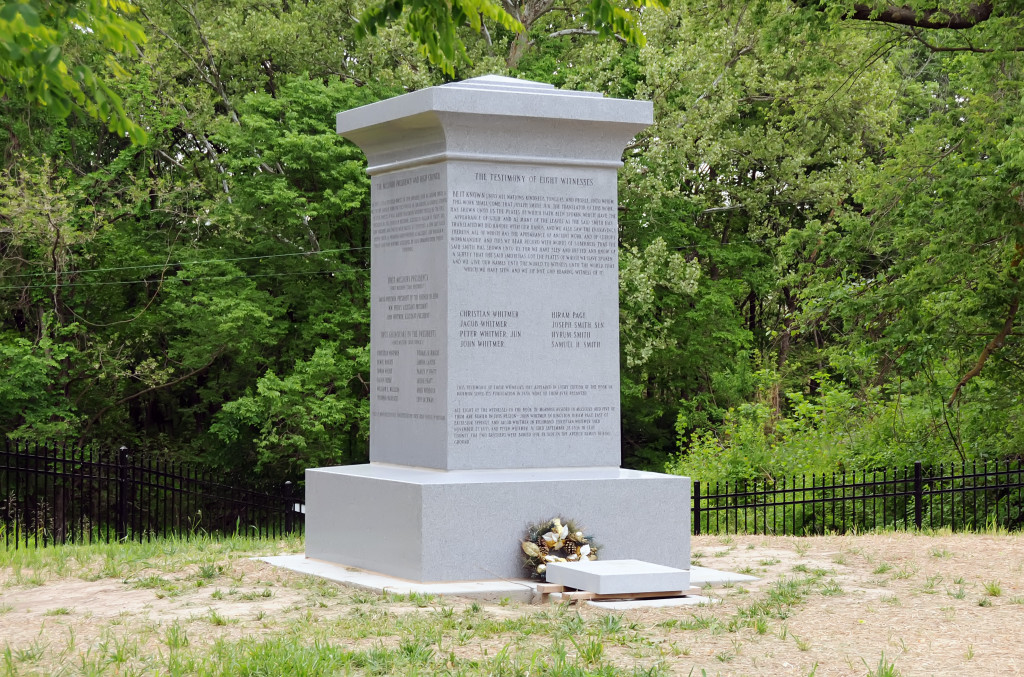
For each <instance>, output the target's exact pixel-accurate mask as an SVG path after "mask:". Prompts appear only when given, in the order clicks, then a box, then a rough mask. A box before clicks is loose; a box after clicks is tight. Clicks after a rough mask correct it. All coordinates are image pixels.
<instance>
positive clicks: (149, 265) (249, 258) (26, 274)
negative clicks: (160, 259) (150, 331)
mask: <svg viewBox="0 0 1024 677" xmlns="http://www.w3.org/2000/svg"><path fill="white" fill-rule="evenodd" d="M364 249H370V248H369V247H349V248H347V249H322V250H318V251H315V252H292V253H290V254H263V255H260V256H239V257H236V258H211V259H198V260H195V261H169V262H167V263H143V264H139V265H121V266H117V267H112V268H83V269H81V270H66V271H63V272H61V273H60V274H67V276H72V274H83V273H86V272H115V271H122V270H146V269H155V268H170V267H174V266H181V265H197V264H201V263H233V262H236V261H256V260H262V259H267V258H283V257H286V256H314V255H316V254H335V253H338V252H354V251H359V250H364ZM52 274H53V272H52V271H51V272H18V273H16V274H10V276H3V277H4V278H39V277H44V276H52ZM111 284H113V283H111Z"/></svg>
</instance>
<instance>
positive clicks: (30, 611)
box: [0, 533, 1024, 677]
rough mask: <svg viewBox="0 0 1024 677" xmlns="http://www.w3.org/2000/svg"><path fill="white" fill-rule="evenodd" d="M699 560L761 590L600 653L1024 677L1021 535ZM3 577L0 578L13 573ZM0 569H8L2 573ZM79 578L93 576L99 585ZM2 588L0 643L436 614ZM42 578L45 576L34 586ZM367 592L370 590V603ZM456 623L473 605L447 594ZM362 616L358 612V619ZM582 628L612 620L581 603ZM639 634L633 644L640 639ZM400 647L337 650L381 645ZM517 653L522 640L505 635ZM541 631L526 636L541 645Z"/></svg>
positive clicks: (241, 586) (287, 587) (249, 592)
mask: <svg viewBox="0 0 1024 677" xmlns="http://www.w3.org/2000/svg"><path fill="white" fill-rule="evenodd" d="M693 552H694V556H695V557H694V561H695V563H696V564H700V565H702V566H707V567H712V568H715V569H723V570H727V571H735V572H741V573H749V574H752V575H754V576H757V577H758V580H757V581H755V582H752V583H747V584H743V585H735V586H732V587H725V588H716V589H713V590H705V591H704V594H707V595H710V596H712V597H716V598H718V599H719V600H720V603H717V604H714V605H711V606H706V607H693V606H688V607H672V608H660V609H641V610H633V611H626V612H614V613H616V614H617V615H620V616H621V621H622V623H621V624H622V626H623V627H624V628H627V629H626V630H625V631H624V632H623V635H621V636H626V637H629V638H630V639H629V640H628V641H626V640H624V641H621V642H614V641H607V642H606V645H605V647H604V656H605V659H607V660H610V661H611V662H613V663H614V664H616V665H618V666H619V667H621V668H624V669H626V670H629V669H630V667H631V666H633V665H637V664H639V662H638V661H639V658H638V656H641V654H642V656H641V657H642V659H643V661H642V662H643V663H644V664H650V663H651V660H652V659H659V660H661V661H663V664H664V666H665V667H667V668H668V670H669V671H670V672H672V673H674V674H682V675H689V674H692V675H701V674H703V672H702V671H704V672H706V674H708V675H716V674H721V675H811V674H813V675H816V676H817V677H822V676H825V675H865V674H867V673H868V671H869V670H875V669H876V668H877V667H878V665H879V662H880V660H881V659H882V656H883V655H884V656H885V660H886V661H887V662H889V663H891V664H893V665H895V667H896V668H897V669H898V670H899V672H900V674H903V675H965V674H970V675H975V674H977V675H1020V674H1022V673H1024V650H1022V648H1021V647H1024V537H1021V536H1020V535H972V534H955V535H915V534H905V533H892V534H871V535H864V536H826V537H813V538H786V537H764V536H731V537H716V536H702V537H695V538H694V539H693ZM6 573H7V574H9V572H6ZM5 575H6V574H5ZM87 578H95V576H94V575H92V576H88V577H87ZM808 580H812V581H813V583H812V584H807V585H804V586H803V587H802V588H801V590H802V592H801V596H800V598H799V599H798V600H797V601H796V602H794V603H792V604H788V605H784V606H782V607H779V608H778V609H777V610H775V611H773V612H772V613H771V614H769V615H767V616H765V615H762V616H761V617H760V619H761V622H760V624H757V623H753V622H747V621H751V619H752V618H753V616H752V615H751V614H750V613H749V612H750V610H751V609H752V608H753V607H754V605H755V604H756V603H757V602H759V601H763V600H766V599H768V596H769V594H770V593H771V591H772V590H773V589H776V588H778V586H780V585H784V584H785V582H786V581H808ZM7 581H8V582H7V584H6V586H5V587H2V588H0V647H4V646H9V647H11V648H12V649H15V650H17V649H26V648H30V647H33V646H46V647H50V648H51V650H52V649H53V648H54V647H60V646H63V645H66V644H67V643H68V642H69V641H71V638H72V637H73V641H74V642H77V644H78V646H79V647H85V646H90V645H94V644H95V643H97V642H103V641H108V640H110V639H111V638H116V637H117V636H118V635H119V633H125V632H128V631H129V630H130V631H131V632H132V633H134V636H135V637H136V638H140V639H139V641H140V642H141V643H142V644H144V645H150V646H156V645H159V644H160V643H161V642H164V641H166V637H167V633H168V629H169V628H170V627H171V626H173V625H174V624H175V623H178V624H181V625H182V626H183V627H187V628H188V631H189V637H190V639H191V641H193V642H200V643H204V642H212V641H214V640H215V639H217V638H223V639H228V640H230V639H234V638H238V637H242V636H257V637H258V636H264V635H269V634H273V633H278V632H282V631H283V629H284V628H285V627H286V623H287V621H288V619H290V618H292V619H294V618H300V617H305V616H308V615H309V614H313V615H315V616H317V617H320V618H324V619H345V618H349V617H351V616H352V614H354V613H364V614H384V615H392V616H393V615H401V616H405V615H407V614H415V613H434V612H436V609H437V605H430V606H428V607H426V608H421V607H420V606H418V605H415V604H410V603H409V602H389V603H388V604H386V605H384V606H383V607H377V606H374V605H371V606H369V607H367V606H366V605H360V604H359V603H358V602H359V600H360V599H365V598H366V597H367V595H368V594H369V593H365V592H362V591H356V590H351V589H346V588H344V587H343V586H339V585H336V584H334V583H329V582H326V581H320V580H318V579H313V578H310V577H305V576H302V575H299V574H295V573H293V572H290V571H286V570H282V569H277V568H274V567H272V566H270V565H267V564H264V563H263V562H259V561H252V560H238V559H235V560H225V561H224V562H223V563H221V564H220V566H219V568H218V569H217V570H216V573H215V574H212V575H211V574H210V572H209V570H207V572H206V577H205V578H204V576H203V572H201V571H198V570H196V569H195V568H191V569H188V570H183V571H178V572H174V573H167V572H161V571H157V570H154V571H142V572H138V573H134V574H132V575H131V576H130V577H129V578H125V579H114V578H100V579H98V580H86V579H81V578H76V577H73V576H66V577H53V578H50V579H47V580H43V581H42V584H41V585H29V584H21V585H12V584H11V579H10V577H9V576H8V577H7ZM37 582H38V581H37ZM371 597H372V595H371ZM441 604H444V605H446V606H453V607H454V608H455V609H456V610H457V611H456V612H457V613H460V612H461V610H462V609H465V608H466V606H467V605H468V604H469V602H467V601H466V600H444V601H442V602H441ZM482 606H483V612H484V613H485V614H487V615H488V616H489V617H490V618H494V619H505V618H510V617H512V618H514V617H516V616H521V615H526V614H534V613H538V612H541V611H543V608H541V607H537V606H530V605H508V606H500V605H498V604H489V603H483V604H482ZM357 609H358V610H357ZM579 611H580V613H581V615H582V616H583V617H584V618H585V619H587V620H595V619H596V620H600V617H602V616H605V615H608V614H609V613H610V612H608V611H604V610H600V609H596V608H593V607H580V608H579ZM638 635H639V636H640V637H641V638H642V639H641V640H637V639H636V637H637V636H638ZM394 641H396V637H384V636H371V637H364V638H359V639H352V640H346V644H350V645H353V646H362V645H366V646H372V645H376V644H380V645H389V644H392V643H394ZM514 641H516V642H517V643H518V642H520V640H518V639H514ZM545 641H546V638H545V637H539V636H538V637H530V638H524V639H522V642H524V644H523V645H524V646H526V645H529V647H530V648H531V649H532V648H533V647H535V646H542V645H543V643H544V642H545ZM507 642H508V638H503V637H489V638H475V639H474V640H472V641H471V642H470V643H469V644H467V645H466V646H457V647H456V649H455V651H456V653H458V654H460V655H461V654H463V653H467V655H470V654H474V653H479V654H482V653H483V652H484V651H486V652H487V653H488V654H490V655H493V654H494V653H496V652H497V651H500V650H501V648H502V647H503V646H504V645H505V644H506V643H507Z"/></svg>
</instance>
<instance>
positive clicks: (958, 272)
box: [0, 0, 1024, 479]
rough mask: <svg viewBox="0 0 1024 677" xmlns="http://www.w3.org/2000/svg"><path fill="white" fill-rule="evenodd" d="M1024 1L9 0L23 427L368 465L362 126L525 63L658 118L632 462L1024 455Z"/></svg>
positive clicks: (651, 160)
mask: <svg viewBox="0 0 1024 677" xmlns="http://www.w3.org/2000/svg"><path fill="white" fill-rule="evenodd" d="M446 7H447V8H448V9H444V8H446ZM1021 9H1022V8H1021V6H1020V3H1015V2H1008V3H993V4H985V3H972V2H966V1H965V2H950V3H942V4H941V5H940V4H936V3H928V2H921V3H918V2H911V3H908V4H906V5H898V6H897V5H888V4H878V5H872V4H863V3H856V2H841V1H832V0H824V1H822V2H808V1H806V0H759V1H758V2H754V3H724V4H723V3H707V2H704V1H703V0H676V2H674V3H673V4H672V5H671V7H666V8H659V6H658V5H657V4H654V3H640V4H632V3H624V4H617V5H612V4H610V3H596V4H595V3H590V4H585V3H573V2H566V3H562V4H557V3H553V2H549V1H547V0H544V1H540V0H524V1H523V2H519V3H503V4H500V5H499V4H497V3H491V2H486V3H483V2H482V3H459V4H457V5H454V6H449V5H447V4H444V5H443V6H442V4H439V3H431V2H425V1H424V2H418V3H398V4H396V3H389V4H370V5H366V4H364V3H362V2H355V1H353V0H318V2H310V3H304V2H290V1H288V0H260V2H255V1H254V0H219V1H218V2H216V3H215V2H212V1H211V0H172V1H170V2H164V1H161V2H155V1H151V0H140V1H139V2H136V3H133V4H128V3H125V2H113V1H101V0H77V1H71V0H67V1H65V2H57V1H51V2H43V1H42V0H29V1H26V2H20V3H11V2H8V3H5V4H4V6H3V10H2V11H0V50H2V53H0V79H2V83H3V87H4V96H3V97H2V98H0V121H2V124H3V127H4V129H5V131H6V134H4V135H3V137H0V138H2V140H0V147H2V150H3V153H2V162H3V165H2V167H0V171H2V172H3V180H2V181H0V369H2V370H3V372H4V374H5V378H4V379H3V380H2V382H0V430H2V431H3V433H4V434H5V435H7V436H8V437H13V438H17V439H44V438H47V439H52V438H56V439H63V440H69V441H78V440H81V441H85V442H90V443H96V444H100V443H102V444H110V443H111V440H116V444H117V445H118V446H119V445H120V444H127V445H129V446H131V447H133V448H137V449H148V450H152V451H154V452H158V453H161V454H165V455H166V456H167V457H169V458H175V459H190V460H199V461H202V462H205V463H207V464H210V465H215V466H218V467H225V468H227V467H231V468H245V469H248V470H249V471H251V472H258V473H265V474H268V475H274V476H281V475H294V474H296V473H298V472H299V471H300V470H301V469H302V468H304V467H307V466H309V465H323V464H330V463H349V462H357V461H361V460H365V458H366V450H367V435H368V426H367V419H368V393H369V381H370V373H369V360H368V350H369V338H370V337H369V331H368V330H369V327H368V322H369V313H368V309H369V295H368V285H369V268H370V265H371V261H370V258H369V242H370V238H369V190H368V187H369V184H368V180H367V178H366V176H365V160H364V158H363V156H362V154H361V153H360V152H359V151H358V149H356V148H355V147H353V146H352V145H351V144H349V143H348V142H346V141H345V140H344V139H342V138H341V137H339V136H338V135H337V134H335V133H334V129H333V119H334V114H335V113H336V112H338V111H340V110H345V109H348V108H352V107H355V106H359V105H362V104H365V103H369V102H372V101H376V100H379V99H382V98H386V97H390V96H394V95H396V94H399V93H401V92H404V91H411V90H414V89H419V88H422V87H426V86H430V85H434V84H439V83H442V82H444V81H446V80H449V79H451V78H453V77H455V78H465V77H472V76H474V75H480V74H484V73H499V74H504V75H511V76H518V77H524V78H529V79H533V80H540V81H545V82H550V83H552V84H555V85H557V86H559V87H567V88H574V89H587V90H596V91H601V92H604V93H606V94H608V95H611V96H617V97H636V98H644V99H649V100H652V101H653V102H654V105H655V119H656V124H655V125H654V126H653V127H652V128H650V129H649V130H647V131H646V132H644V133H643V134H641V135H639V136H638V137H637V138H636V139H634V140H633V142H632V143H631V144H630V145H629V147H628V148H627V149H626V152H625V153H624V156H623V161H624V168H623V170H622V171H621V174H620V187H619V196H620V205H621V206H620V215H619V216H620V219H619V225H620V233H619V239H620V290H621V311H620V327H621V347H622V355H621V369H622V403H623V426H622V430H623V439H622V449H623V461H624V463H625V464H627V465H629V466H633V467H645V468H654V469H662V468H663V467H665V464H666V462H667V463H668V464H669V467H670V468H672V469H673V470H675V471H679V472H690V473H693V474H695V476H698V477H701V478H708V479H715V478H718V477H726V478H740V477H747V478H749V477H766V476H767V477H770V476H775V475H776V474H778V473H783V472H789V471H796V470H800V471H811V472H825V471H835V470H840V469H846V468H878V467H885V466H887V465H892V464H900V463H906V462H912V461H914V460H924V461H932V462H949V461H951V460H956V461H959V460H962V459H980V460H985V459H993V458H1006V457H1011V456H1017V455H1019V454H1020V450H1021V448H1022V443H1024V439H1022V437H1024V433H1022V432H1021V431H1024V420H1022V419H1024V400H1022V398H1021V388H1022V384H1024V342H1022V341H1021V331H1020V326H1021V315H1020V304H1021V294H1022V291H1024V282H1022V279H1021V278H1022V274H1021V271H1022V268H1024V266H1022V265H1021V262H1022V258H1024V211H1022V210H1024V190H1022V188H1021V187H1022V186H1024V151H1022V150H1021V149H1022V148H1024V138H1022V134H1024V132H1022V131H1021V130H1022V129H1024V104H1022V101H1024V90H1022V86H1021V82H1022V77H1021V73H1022V69H1024V53H1022V51H1021V50H1022V48H1024V30H1022V24H1021ZM499 10H500V11H499ZM354 17H363V19H362V22H361V23H358V22H357V21H356V20H355V18H354ZM438 26H440V29H437V27H438ZM311 27H315V30H313V29H311ZM410 32H411V34H410ZM602 35H604V36H606V37H602ZM616 36H618V37H616ZM620 38H621V39H620ZM424 40H427V43H424ZM430 40H433V42H432V43H430ZM424 50H426V54H425V53H424ZM426 56H430V57H432V58H433V59H434V63H432V62H431V60H430V59H428V58H426ZM61 64H64V69H63V70H62V68H61ZM89 74H91V75H89ZM47 97H49V98H47ZM62 97H63V98H62ZM75 110H77V111H79V112H78V113H74V111H75ZM132 125H137V128H133V127H132Z"/></svg>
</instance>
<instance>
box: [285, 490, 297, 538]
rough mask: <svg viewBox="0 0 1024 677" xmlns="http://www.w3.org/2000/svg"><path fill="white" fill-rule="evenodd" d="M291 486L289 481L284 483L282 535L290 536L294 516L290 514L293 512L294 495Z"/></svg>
mask: <svg viewBox="0 0 1024 677" xmlns="http://www.w3.org/2000/svg"><path fill="white" fill-rule="evenodd" d="M293 488H294V487H293V485H292V483H291V481H290V480H289V481H287V482H285V483H284V533H285V535H291V533H292V529H293V528H294V521H295V516H294V515H293V514H292V513H294V512H295V493H294V492H293V491H292V489H293Z"/></svg>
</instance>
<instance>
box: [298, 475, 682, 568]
mask: <svg viewBox="0 0 1024 677" xmlns="http://www.w3.org/2000/svg"><path fill="white" fill-rule="evenodd" d="M556 516H562V517H564V518H567V519H573V520H578V521H579V522H580V524H581V525H582V526H583V528H584V529H585V530H586V532H587V534H588V535H592V536H593V538H594V542H595V543H596V544H598V545H600V546H601V550H600V555H601V558H602V559H639V560H644V561H647V562H654V563H656V564H663V565H665V566H670V567H675V568H679V569H689V567H690V480H689V478H687V477H678V476H675V475H662V474H659V473H649V472H640V471H636V470H624V469H621V468H541V469H517V470H458V471H439V470H429V469H424V468H414V467H409V466H398V465H389V464H383V463H369V464H365V465H356V466H337V467H332V468H313V469H310V470H307V471H306V557H309V558H315V559H320V560H326V561H328V562H335V563H338V564H343V565H348V566H353V567H359V568H360V569H367V570H369V571H376V572H379V573H383V574H388V575H390V576H397V577H399V578H405V579H408V580H412V581H420V582H442V581H474V580H488V579H496V578H522V577H523V576H524V574H525V572H524V570H523V568H522V566H521V561H522V559H523V553H522V550H521V549H520V542H521V539H522V537H523V535H524V533H525V532H526V527H527V526H528V525H529V524H534V523H538V522H543V521H546V520H549V519H551V518H552V517H556Z"/></svg>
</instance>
